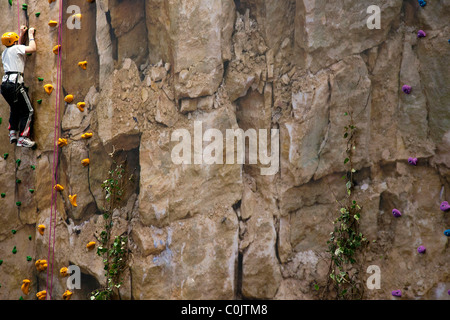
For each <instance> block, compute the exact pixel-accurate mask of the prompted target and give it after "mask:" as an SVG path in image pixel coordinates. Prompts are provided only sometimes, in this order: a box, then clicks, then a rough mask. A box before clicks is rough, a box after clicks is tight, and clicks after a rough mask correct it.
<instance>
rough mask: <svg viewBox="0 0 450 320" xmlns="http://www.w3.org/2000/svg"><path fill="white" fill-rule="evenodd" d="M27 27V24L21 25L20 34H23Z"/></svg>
mask: <svg viewBox="0 0 450 320" xmlns="http://www.w3.org/2000/svg"><path fill="white" fill-rule="evenodd" d="M27 29H28V27H27V26H25V25H24V26H21V27H20V35H21V36H22V35H23V34H25V32H26V31H27Z"/></svg>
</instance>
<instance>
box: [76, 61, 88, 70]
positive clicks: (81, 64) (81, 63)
mask: <svg viewBox="0 0 450 320" xmlns="http://www.w3.org/2000/svg"><path fill="white" fill-rule="evenodd" d="M78 66H79V67H81V68H82V69H83V70H86V68H87V61H80V62H78Z"/></svg>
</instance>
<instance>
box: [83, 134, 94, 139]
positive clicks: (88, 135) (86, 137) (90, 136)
mask: <svg viewBox="0 0 450 320" xmlns="http://www.w3.org/2000/svg"><path fill="white" fill-rule="evenodd" d="M92 135H93V133H92V132H86V133H83V134H82V135H81V137H82V138H83V139H89V138H92Z"/></svg>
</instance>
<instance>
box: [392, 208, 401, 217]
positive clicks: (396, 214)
mask: <svg viewBox="0 0 450 320" xmlns="http://www.w3.org/2000/svg"><path fill="white" fill-rule="evenodd" d="M392 214H393V215H394V217H396V218H398V217H401V216H402V214H401V212H400V211H398V210H397V209H393V210H392Z"/></svg>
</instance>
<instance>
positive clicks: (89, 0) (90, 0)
mask: <svg viewBox="0 0 450 320" xmlns="http://www.w3.org/2000/svg"><path fill="white" fill-rule="evenodd" d="M94 1H95V0H87V2H90V3H92V2H94Z"/></svg>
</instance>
